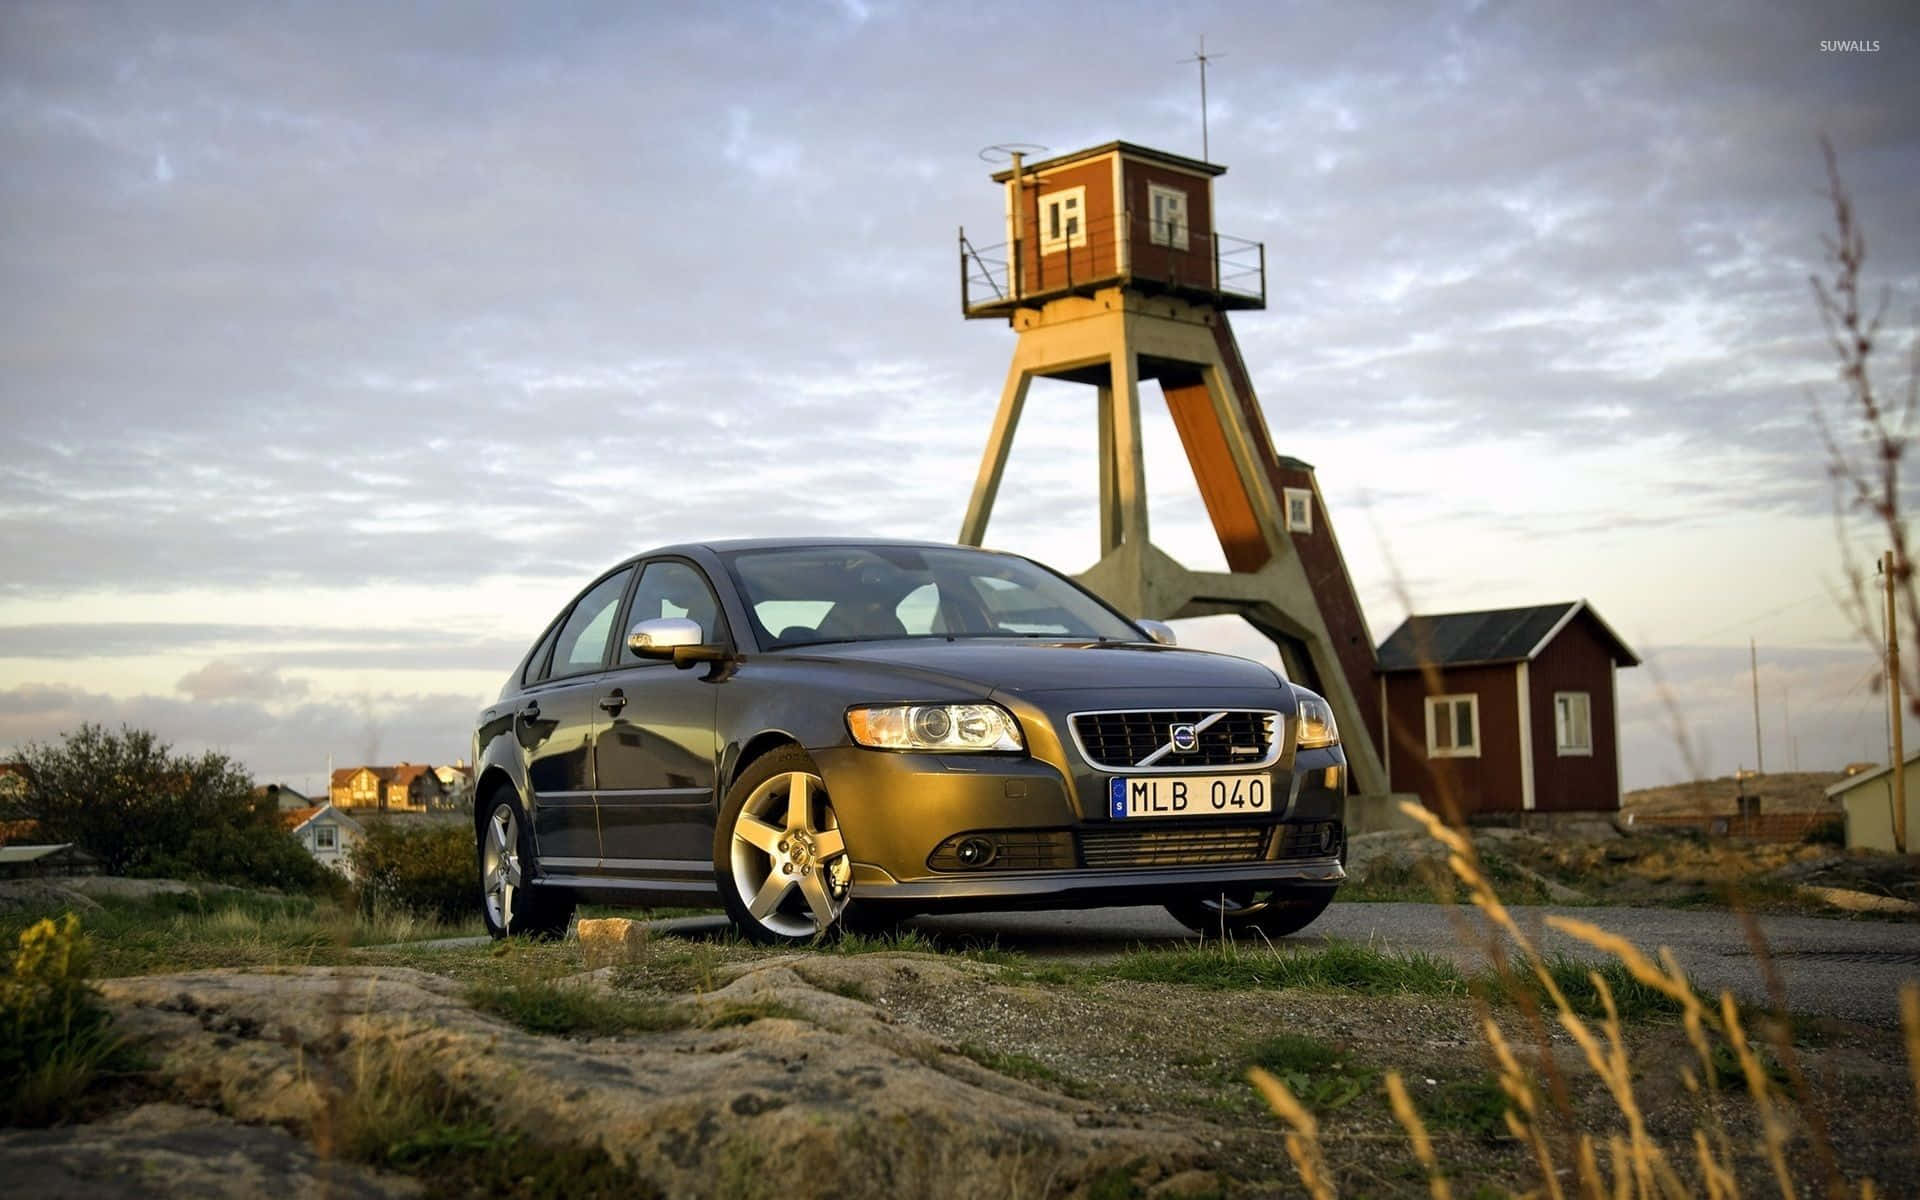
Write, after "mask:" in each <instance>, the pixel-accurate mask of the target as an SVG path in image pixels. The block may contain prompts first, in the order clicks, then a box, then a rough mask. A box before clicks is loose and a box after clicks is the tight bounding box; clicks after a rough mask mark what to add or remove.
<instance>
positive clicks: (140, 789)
mask: <svg viewBox="0 0 1920 1200" xmlns="http://www.w3.org/2000/svg"><path fill="white" fill-rule="evenodd" d="M20 757H21V759H22V760H23V761H24V762H25V763H26V765H27V768H28V770H27V772H26V786H25V787H24V788H22V789H21V790H20V791H19V793H18V794H16V795H13V796H11V797H8V798H5V799H0V819H7V820H30V821H34V822H37V823H38V825H39V827H40V836H41V837H43V838H44V839H45V840H47V841H51V842H73V843H75V844H76V845H78V846H79V847H80V848H81V849H83V850H85V851H87V852H88V853H89V854H92V855H93V856H94V857H96V858H98V859H99V860H100V863H101V866H102V868H103V869H104V870H105V871H107V872H108V873H109V874H113V875H168V876H175V877H181V878H188V879H208V880H212V881H214V882H217V883H233V884H250V885H255V886H263V887H280V888H294V889H299V890H303V891H318V890H324V889H325V888H327V887H328V886H329V885H331V884H332V883H333V882H334V880H333V876H332V875H331V874H330V873H329V872H328V871H326V870H325V868H323V867H321V866H320V865H319V864H318V863H317V862H315V861H314V860H313V858H312V856H310V855H309V854H307V852H306V851H305V850H304V849H303V848H302V847H301V845H300V843H299V842H298V841H296V840H295V839H294V838H293V836H292V835H291V834H289V833H287V832H286V831H285V830H284V829H282V828H281V826H280V814H279V812H278V810H277V808H276V806H274V805H273V804H272V803H271V802H267V803H256V802H255V800H254V797H253V780H252V779H250V778H249V777H248V776H247V773H246V772H245V771H244V770H242V769H241V767H240V765H239V764H238V763H236V762H234V761H233V760H232V759H230V758H228V757H227V756H226V755H224V754H215V753H213V752H211V751H209V752H208V753H206V754H202V755H200V756H199V757H198V758H190V757H186V756H182V755H176V754H174V753H173V750H172V748H171V747H170V746H168V745H167V744H166V743H165V742H162V741H160V740H159V739H158V738H156V737H155V736H154V735H153V734H151V733H149V732H147V731H146V730H144V729H129V728H126V727H125V726H122V727H121V729H120V730H119V732H117V733H110V732H108V731H107V730H106V729H104V728H102V727H101V726H99V725H91V724H89V725H82V726H81V727H80V728H79V729H78V730H77V731H76V732H73V733H69V734H67V735H66V736H65V737H64V738H62V739H61V741H60V743H59V744H57V745H51V746H49V745H42V744H39V743H32V744H29V745H28V746H26V747H25V748H24V749H23V750H22V751H21V752H20Z"/></svg>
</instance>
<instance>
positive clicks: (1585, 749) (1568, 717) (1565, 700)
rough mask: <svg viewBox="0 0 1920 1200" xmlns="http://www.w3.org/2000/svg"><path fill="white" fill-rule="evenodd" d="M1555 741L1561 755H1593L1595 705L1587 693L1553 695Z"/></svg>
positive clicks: (1558, 693)
mask: <svg viewBox="0 0 1920 1200" xmlns="http://www.w3.org/2000/svg"><path fill="white" fill-rule="evenodd" d="M1553 729H1554V741H1555V742H1556V743H1557V744H1558V746H1559V750H1560V753H1561V754H1563V755H1566V754H1592V753H1593V704H1592V701H1590V700H1589V699H1588V698H1587V693H1585V692H1555V693H1554V694H1553Z"/></svg>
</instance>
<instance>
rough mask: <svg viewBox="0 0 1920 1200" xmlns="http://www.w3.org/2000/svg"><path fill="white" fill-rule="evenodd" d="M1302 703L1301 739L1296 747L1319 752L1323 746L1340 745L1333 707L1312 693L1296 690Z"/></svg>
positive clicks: (1298, 717)
mask: <svg viewBox="0 0 1920 1200" xmlns="http://www.w3.org/2000/svg"><path fill="white" fill-rule="evenodd" d="M1293 697H1294V699H1295V700H1297V701H1299V703H1300V712H1299V715H1298V716H1297V717H1296V718H1295V719H1296V720H1297V721H1299V722H1300V738H1299V740H1298V741H1297V742H1295V743H1294V745H1295V746H1296V747H1297V748H1298V749H1301V750H1318V749H1319V748H1320V747H1322V746H1338V745H1339V744H1340V727H1339V726H1338V725H1335V724H1334V723H1333V705H1331V704H1328V703H1327V702H1326V701H1325V700H1323V699H1321V698H1320V697H1319V696H1316V695H1314V694H1313V693H1312V692H1303V691H1299V690H1298V689H1296V690H1295V691H1294V693H1293Z"/></svg>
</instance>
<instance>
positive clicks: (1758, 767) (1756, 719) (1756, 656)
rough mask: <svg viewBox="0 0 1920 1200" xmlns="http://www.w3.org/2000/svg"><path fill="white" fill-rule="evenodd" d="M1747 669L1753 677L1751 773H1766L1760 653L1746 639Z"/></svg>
mask: <svg viewBox="0 0 1920 1200" xmlns="http://www.w3.org/2000/svg"><path fill="white" fill-rule="evenodd" d="M1747 667H1748V670H1749V671H1750V672H1751V674H1752V676H1753V773H1754V774H1755V775H1765V774H1766V773H1767V756H1766V755H1765V754H1763V753H1761V750H1760V651H1759V649H1758V648H1757V647H1755V646H1754V643H1753V639H1752V638H1748V639H1747Z"/></svg>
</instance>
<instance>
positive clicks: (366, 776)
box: [328, 762, 446, 812]
mask: <svg viewBox="0 0 1920 1200" xmlns="http://www.w3.org/2000/svg"><path fill="white" fill-rule="evenodd" d="M445 800H446V788H445V787H444V786H443V785H442V784H441V782H440V777H439V776H438V775H436V774H434V770H433V768H432V767H429V766H425V765H422V764H419V763H404V762H403V763H400V764H399V765H397V766H391V767H341V768H340V769H338V770H336V771H334V773H333V779H332V780H331V786H330V788H329V794H328V801H329V802H330V803H331V804H332V805H333V806H334V807H335V808H346V809H379V810H380V811H382V812H426V811H427V810H428V809H430V808H437V807H440V806H441V805H442V804H444V803H445Z"/></svg>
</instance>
